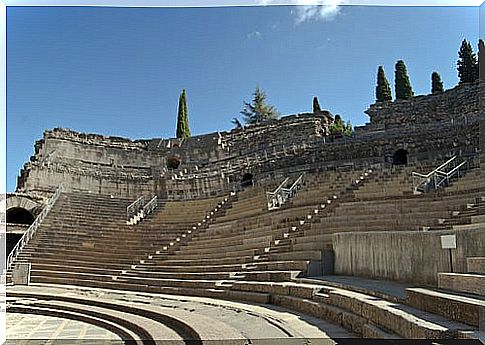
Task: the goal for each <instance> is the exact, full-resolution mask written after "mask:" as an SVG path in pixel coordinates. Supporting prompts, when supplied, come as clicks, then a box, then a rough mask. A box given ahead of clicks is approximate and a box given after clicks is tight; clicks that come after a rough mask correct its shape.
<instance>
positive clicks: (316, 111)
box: [313, 97, 322, 114]
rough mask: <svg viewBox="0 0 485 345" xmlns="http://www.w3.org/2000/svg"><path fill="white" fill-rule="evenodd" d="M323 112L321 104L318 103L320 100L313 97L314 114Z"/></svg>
mask: <svg viewBox="0 0 485 345" xmlns="http://www.w3.org/2000/svg"><path fill="white" fill-rule="evenodd" d="M321 112H322V108H320V103H318V98H317V97H313V113H314V114H319V113H321Z"/></svg>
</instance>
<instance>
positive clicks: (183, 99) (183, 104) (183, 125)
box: [177, 89, 190, 138]
mask: <svg viewBox="0 0 485 345" xmlns="http://www.w3.org/2000/svg"><path fill="white" fill-rule="evenodd" d="M189 137H190V129H189V111H188V108H187V93H186V92H185V89H183V90H182V93H181V94H180V97H179V107H178V116H177V138H189Z"/></svg>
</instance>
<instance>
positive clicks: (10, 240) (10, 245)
mask: <svg viewBox="0 0 485 345" xmlns="http://www.w3.org/2000/svg"><path fill="white" fill-rule="evenodd" d="M21 238H22V234H7V241H6V243H5V249H6V250H7V256H8V255H9V254H10V252H11V251H12V249H14V247H15V245H16V244H17V242H18V241H20V239H21Z"/></svg>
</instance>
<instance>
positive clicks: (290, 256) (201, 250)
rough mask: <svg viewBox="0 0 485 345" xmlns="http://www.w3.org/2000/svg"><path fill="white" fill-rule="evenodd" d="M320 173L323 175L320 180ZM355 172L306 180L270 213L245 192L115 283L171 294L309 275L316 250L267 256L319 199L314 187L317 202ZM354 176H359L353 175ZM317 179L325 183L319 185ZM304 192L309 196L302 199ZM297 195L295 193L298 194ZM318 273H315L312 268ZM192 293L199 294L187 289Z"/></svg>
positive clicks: (258, 193)
mask: <svg viewBox="0 0 485 345" xmlns="http://www.w3.org/2000/svg"><path fill="white" fill-rule="evenodd" d="M321 175H325V176H326V177H322V176H321ZM352 175H355V176H357V175H360V174H359V173H357V172H342V173H335V172H331V173H322V174H315V175H311V174H310V175H309V176H308V177H307V178H306V181H307V184H308V187H307V188H306V189H305V188H304V189H303V190H302V191H301V192H300V193H301V195H300V196H298V199H297V198H295V200H293V201H292V202H295V205H293V204H292V203H290V206H289V207H285V208H282V209H280V210H277V211H272V212H269V211H267V206H266V196H265V190H264V189H262V188H259V187H255V188H250V189H247V190H244V191H243V192H241V193H240V194H239V195H238V199H237V201H234V202H233V203H232V208H230V209H228V210H227V211H226V214H225V215H222V216H220V217H218V218H217V219H216V220H215V221H214V222H213V223H212V224H210V225H209V226H208V228H206V229H204V231H200V232H196V233H195V234H194V235H193V236H192V237H191V239H190V240H189V241H187V242H186V243H184V244H182V245H181V246H180V247H178V248H177V249H176V250H175V251H173V252H170V253H168V254H167V255H165V256H157V257H154V258H153V260H151V261H150V262H140V264H137V265H136V267H134V268H133V269H131V270H129V271H128V272H126V273H124V274H123V275H122V276H121V277H119V279H117V280H118V281H119V282H126V283H129V284H136V283H138V284H145V285H147V286H152V287H154V286H156V287H159V288H162V291H165V290H163V288H164V287H170V288H171V289H170V290H171V291H174V293H177V292H178V293H180V292H181V291H182V290H180V289H178V288H185V289H197V288H199V289H209V290H210V289H220V288H221V287H227V286H230V285H231V284H232V283H233V282H235V281H236V280H241V279H250V280H272V281H285V280H290V279H292V278H293V277H295V276H297V275H298V274H299V273H300V272H302V271H304V272H307V271H309V270H310V271H311V270H312V267H313V266H315V265H317V266H318V265H320V262H321V259H322V254H321V248H319V247H315V248H310V249H302V250H295V251H289V252H285V253H283V252H282V253H277V252H273V253H272V252H270V249H271V246H272V245H273V244H274V243H275V241H276V242H277V241H279V239H282V238H284V235H285V233H288V232H289V231H290V229H291V228H292V227H294V226H296V225H297V224H299V223H300V220H301V219H304V218H305V217H306V216H307V214H308V213H309V212H312V210H313V208H315V207H319V203H320V202H321V201H320V200H318V199H316V198H315V195H314V194H313V193H312V192H311V190H312V189H314V188H315V186H317V185H318V188H319V191H320V193H321V199H322V200H323V199H324V197H323V196H324V195H327V196H328V198H330V197H332V196H333V195H335V194H338V195H340V193H339V192H338V188H337V187H340V190H341V191H345V190H346V188H347V187H348V186H349V185H350V184H351V182H352V181H353V180H354V179H355V176H354V177H353V178H352ZM357 177H358V176H357ZM320 179H325V180H327V183H325V184H320ZM305 193H308V194H309V196H308V198H306V197H305ZM297 195H298V194H297ZM317 270H318V269H317ZM191 293H201V292H200V291H199V292H196V291H191Z"/></svg>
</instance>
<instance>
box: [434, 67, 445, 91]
mask: <svg viewBox="0 0 485 345" xmlns="http://www.w3.org/2000/svg"><path fill="white" fill-rule="evenodd" d="M443 91H444V88H443V82H442V81H441V76H440V75H439V73H438V72H433V73H432V74H431V93H441V92H443Z"/></svg>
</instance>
